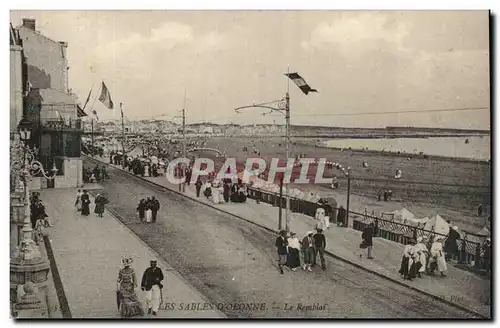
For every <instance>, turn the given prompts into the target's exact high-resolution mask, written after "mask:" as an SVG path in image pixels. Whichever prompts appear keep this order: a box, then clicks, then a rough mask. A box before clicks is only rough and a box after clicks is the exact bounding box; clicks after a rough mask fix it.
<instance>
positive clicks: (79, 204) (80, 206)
mask: <svg viewBox="0 0 500 328" xmlns="http://www.w3.org/2000/svg"><path fill="white" fill-rule="evenodd" d="M75 207H76V210H77V211H78V212H80V211H81V210H82V201H81V200H80V197H77V198H76V202H75Z"/></svg>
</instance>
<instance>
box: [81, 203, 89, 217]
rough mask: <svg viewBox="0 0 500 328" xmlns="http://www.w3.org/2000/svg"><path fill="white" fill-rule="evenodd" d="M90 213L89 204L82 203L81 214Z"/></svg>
mask: <svg viewBox="0 0 500 328" xmlns="http://www.w3.org/2000/svg"><path fill="white" fill-rule="evenodd" d="M89 214H90V206H89V204H82V215H89Z"/></svg>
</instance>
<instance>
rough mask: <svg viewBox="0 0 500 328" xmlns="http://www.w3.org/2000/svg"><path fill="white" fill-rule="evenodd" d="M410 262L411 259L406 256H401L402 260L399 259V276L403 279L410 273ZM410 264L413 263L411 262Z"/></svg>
mask: <svg viewBox="0 0 500 328" xmlns="http://www.w3.org/2000/svg"><path fill="white" fill-rule="evenodd" d="M410 260H411V258H409V257H406V256H403V258H402V259H401V267H400V268H399V274H400V275H402V276H403V277H405V278H406V277H408V275H409V273H410V268H411V264H412V263H410ZM411 262H413V260H411Z"/></svg>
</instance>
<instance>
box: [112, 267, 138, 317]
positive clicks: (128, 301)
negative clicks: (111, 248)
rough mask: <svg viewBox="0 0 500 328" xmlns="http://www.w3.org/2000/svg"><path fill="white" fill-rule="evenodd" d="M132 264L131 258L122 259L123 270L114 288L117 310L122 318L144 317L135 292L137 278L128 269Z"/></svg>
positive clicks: (133, 272) (130, 269)
mask: <svg viewBox="0 0 500 328" xmlns="http://www.w3.org/2000/svg"><path fill="white" fill-rule="evenodd" d="M132 262H133V260H132V258H131V257H127V258H123V259H122V265H123V268H122V269H120V271H119V272H118V280H117V286H116V291H117V299H118V310H119V311H120V314H121V316H122V317H124V318H129V317H134V316H142V315H144V310H143V308H142V304H141V302H140V301H139V298H138V297H137V294H136V292H135V289H136V288H137V278H136V275H135V270H134V269H132V268H131V267H130V266H131V264H132Z"/></svg>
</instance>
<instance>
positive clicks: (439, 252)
mask: <svg viewBox="0 0 500 328" xmlns="http://www.w3.org/2000/svg"><path fill="white" fill-rule="evenodd" d="M430 253H431V260H430V261H429V263H430V264H431V273H434V270H436V266H437V269H438V271H439V272H441V276H444V272H445V271H446V270H447V266H446V259H445V253H444V250H443V238H437V239H436V241H434V243H433V244H432V246H431V250H430ZM432 264H433V265H432Z"/></svg>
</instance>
